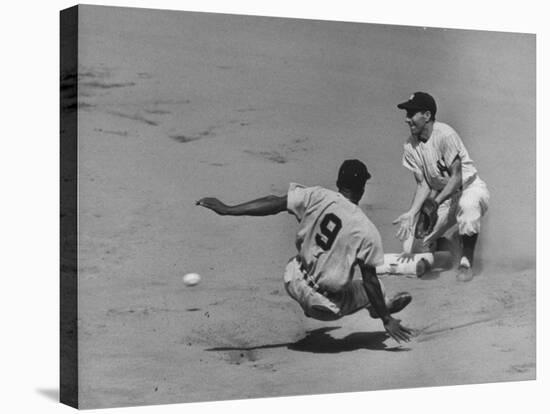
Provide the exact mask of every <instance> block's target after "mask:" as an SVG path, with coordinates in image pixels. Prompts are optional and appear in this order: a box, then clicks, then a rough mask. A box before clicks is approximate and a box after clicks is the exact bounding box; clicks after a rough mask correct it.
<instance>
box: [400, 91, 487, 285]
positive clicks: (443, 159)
mask: <svg viewBox="0 0 550 414" xmlns="http://www.w3.org/2000/svg"><path fill="white" fill-rule="evenodd" d="M397 107H398V108H399V109H403V110H405V111H406V118H405V122H406V123H407V125H408V126H409V129H410V132H411V134H410V136H409V137H408V139H407V141H406V142H405V145H404V153H403V165H404V166H405V167H406V168H408V169H409V170H411V171H412V173H413V174H414V178H415V180H416V192H415V195H414V199H413V202H412V205H411V207H410V209H409V211H407V212H406V213H404V214H402V215H401V216H399V217H398V218H397V219H396V220H395V221H394V222H393V223H394V224H398V225H399V228H398V231H397V237H399V238H400V239H401V240H403V241H404V246H412V243H410V242H408V241H409V240H410V239H411V238H414V230H413V226H414V225H415V220H416V217H417V214H418V212H419V211H420V209H421V208H422V205H423V203H424V202H425V200H427V199H428V198H430V199H431V200H433V201H434V202H435V205H436V206H437V216H438V218H437V221H436V223H435V227H434V228H433V231H432V232H431V233H430V234H428V235H427V236H426V237H425V238H424V239H423V242H424V244H425V245H426V244H428V243H430V242H433V241H435V240H437V238H439V237H440V236H442V235H443V233H445V231H447V230H448V229H449V228H451V226H453V225H454V224H458V234H459V238H460V241H461V254H460V262H459V266H458V273H457V280H459V281H463V282H467V281H470V280H471V279H472V278H473V271H472V265H473V259H474V249H475V246H476V241H477V238H478V234H479V231H480V227H481V217H482V216H483V215H484V214H485V213H486V211H487V208H488V206H489V191H488V189H487V186H486V184H485V182H483V180H481V178H480V177H479V175H478V173H477V170H476V168H475V167H474V163H473V161H472V159H471V158H470V156H469V154H468V151H467V150H466V147H465V146H464V144H463V142H462V140H461V139H460V137H459V136H458V134H457V133H456V132H455V131H454V130H453V128H451V127H450V126H449V125H447V124H444V123H442V122H438V121H436V119H435V115H436V112H437V106H436V103H435V100H434V98H433V97H432V96H431V95H429V94H428V93H425V92H416V93H414V94H413V95H412V96H411V97H410V98H409V99H408V100H407V101H406V102H403V103H400V104H399V105H397ZM431 200H430V201H431ZM406 253H411V252H406Z"/></svg>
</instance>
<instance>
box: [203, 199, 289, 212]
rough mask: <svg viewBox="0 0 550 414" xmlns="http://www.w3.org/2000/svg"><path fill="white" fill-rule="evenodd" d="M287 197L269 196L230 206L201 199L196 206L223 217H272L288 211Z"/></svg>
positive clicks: (218, 201) (217, 201)
mask: <svg viewBox="0 0 550 414" xmlns="http://www.w3.org/2000/svg"><path fill="white" fill-rule="evenodd" d="M286 203H287V196H286V195H285V196H282V197H279V196H275V195H269V196H266V197H262V198H258V199H256V200H251V201H247V202H246V203H242V204H238V205H234V206H228V205H227V204H224V203H222V202H221V201H220V200H218V199H217V198H214V197H205V198H201V199H200V200H199V201H197V202H196V203H195V204H196V205H198V206H202V207H206V208H208V209H210V210H212V211H214V212H215V213H217V214H219V215H221V216H270V215H273V214H278V213H280V212H282V211H286Z"/></svg>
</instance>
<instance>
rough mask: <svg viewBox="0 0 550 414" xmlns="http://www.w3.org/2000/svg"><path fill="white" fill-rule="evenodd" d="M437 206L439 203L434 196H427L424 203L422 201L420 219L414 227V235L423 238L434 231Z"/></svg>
mask: <svg viewBox="0 0 550 414" xmlns="http://www.w3.org/2000/svg"><path fill="white" fill-rule="evenodd" d="M437 207H438V205H437V203H436V202H435V201H434V200H433V198H427V199H426V200H425V201H424V203H422V207H420V213H419V216H418V221H417V222H416V227H415V229H414V237H416V238H417V239H423V238H424V237H426V236H427V235H428V234H430V233H431V232H432V231H433V229H434V226H435V223H436V221H437Z"/></svg>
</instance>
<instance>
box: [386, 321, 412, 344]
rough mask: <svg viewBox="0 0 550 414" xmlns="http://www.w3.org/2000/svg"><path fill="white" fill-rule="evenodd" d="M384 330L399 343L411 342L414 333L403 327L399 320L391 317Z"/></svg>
mask: <svg viewBox="0 0 550 414" xmlns="http://www.w3.org/2000/svg"><path fill="white" fill-rule="evenodd" d="M384 329H385V330H386V332H387V333H388V335H389V336H391V337H392V338H393V339H395V340H396V341H397V342H401V341H404V342H409V341H410V338H411V336H412V335H413V332H412V330H411V329H409V328H407V327H405V326H403V325H401V321H400V320H399V319H394V318H392V317H391V316H390V317H389V318H388V320H387V321H386V322H384Z"/></svg>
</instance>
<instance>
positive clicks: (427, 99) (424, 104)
mask: <svg viewBox="0 0 550 414" xmlns="http://www.w3.org/2000/svg"><path fill="white" fill-rule="evenodd" d="M397 107H398V108H399V109H405V110H407V109H418V110H421V111H430V112H431V113H432V115H435V113H436V112H437V105H436V104H435V99H434V98H433V97H432V95H430V94H429V93H426V92H415V93H413V94H412V95H411V96H410V98H409V99H408V100H407V101H405V102H402V103H400V104H399V105H397Z"/></svg>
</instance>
